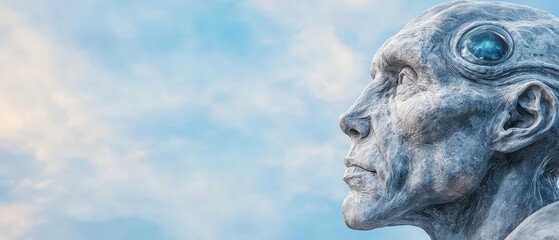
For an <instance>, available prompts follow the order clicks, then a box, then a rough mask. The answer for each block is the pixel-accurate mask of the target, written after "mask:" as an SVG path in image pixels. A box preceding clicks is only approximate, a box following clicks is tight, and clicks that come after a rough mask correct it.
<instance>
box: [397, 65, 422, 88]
mask: <svg viewBox="0 0 559 240" xmlns="http://www.w3.org/2000/svg"><path fill="white" fill-rule="evenodd" d="M416 79H417V73H416V72H415V71H414V70H413V68H411V67H404V68H402V70H400V73H399V74H398V85H406V84H413V83H414V82H415V80H416Z"/></svg>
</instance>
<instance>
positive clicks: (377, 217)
mask: <svg viewBox="0 0 559 240" xmlns="http://www.w3.org/2000/svg"><path fill="white" fill-rule="evenodd" d="M380 199H382V198H377V199H375V198H372V197H371V196H370V195H365V194H361V193H358V192H354V191H350V193H349V194H348V195H347V197H346V198H345V199H344V202H343V205H342V216H343V219H344V223H345V224H346V225H347V226H348V227H349V228H351V229H355V230H371V229H375V228H380V227H386V226H393V225H395V224H396V222H395V220H396V219H397V218H398V216H399V215H400V214H399V213H401V212H400V211H397V210H396V208H391V204H389V201H382V200H380ZM396 225H398V224H396Z"/></svg>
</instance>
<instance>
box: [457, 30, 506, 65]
mask: <svg viewBox="0 0 559 240" xmlns="http://www.w3.org/2000/svg"><path fill="white" fill-rule="evenodd" d="M512 48H513V42H512V38H511V37H510V34H509V33H508V32H507V31H505V30H504V29H502V28H501V27H498V26H494V25H485V26H479V27H476V28H474V29H472V30H470V31H468V32H467V33H466V34H465V35H464V36H463V37H462V39H460V43H459V51H460V55H461V56H462V58H464V59H466V61H468V62H471V63H474V64H481V65H494V64H497V63H501V62H503V61H505V60H506V59H507V58H508V57H509V56H510V54H511V52H512Z"/></svg>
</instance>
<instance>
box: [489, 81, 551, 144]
mask: <svg viewBox="0 0 559 240" xmlns="http://www.w3.org/2000/svg"><path fill="white" fill-rule="evenodd" d="M511 94H512V95H511V96H512V98H511V101H509V102H507V103H506V106H505V109H504V112H503V113H502V114H501V115H500V116H499V117H498V119H497V122H496V123H497V129H496V134H495V137H494V138H493V149H494V150H496V151H499V152H504V153H510V152H514V151H516V150H519V149H521V148H523V147H526V146H528V145H530V144H532V143H534V142H535V141H537V140H538V139H540V138H541V137H542V135H543V134H544V133H546V132H547V131H548V130H549V129H550V128H551V127H553V126H554V125H555V122H556V118H555V116H556V114H557V104H558V103H557V97H556V96H555V94H554V93H553V90H551V89H550V88H549V87H548V86H547V85H545V84H543V83H541V82H537V81H534V82H528V83H526V84H524V85H522V86H521V87H519V88H516V89H514V90H513V91H512V92H511Z"/></svg>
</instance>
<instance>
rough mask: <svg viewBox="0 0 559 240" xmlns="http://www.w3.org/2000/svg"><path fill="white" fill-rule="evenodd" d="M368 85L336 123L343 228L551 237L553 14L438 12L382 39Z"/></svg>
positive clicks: (557, 92)
mask: <svg viewBox="0 0 559 240" xmlns="http://www.w3.org/2000/svg"><path fill="white" fill-rule="evenodd" d="M371 76H372V78H373V80H372V82H371V83H370V84H369V86H367V87H366V88H365V90H364V92H363V93H362V94H361V96H360V97H359V98H358V99H357V101H356V102H355V103H354V104H353V106H352V107H351V108H350V109H349V110H348V111H347V112H346V113H344V114H343V115H342V116H341V117H340V128H341V129H342V131H343V132H344V133H345V134H347V135H348V136H350V138H351V143H352V144H351V149H350V152H349V154H348V156H347V158H346V159H345V165H346V167H347V169H346V172H345V176H344V181H346V183H347V184H348V186H349V189H350V192H349V194H348V196H347V197H346V199H345V200H344V203H343V207H342V210H343V217H344V221H345V223H346V224H347V225H348V226H349V227H350V228H353V229H359V230H370V229H375V228H379V227H385V226H394V225H404V224H409V225H415V226H418V227H421V228H423V229H424V230H425V231H426V232H427V233H428V234H429V235H430V236H431V238H432V239H505V237H507V236H508V235H509V234H511V232H512V234H511V235H510V236H509V237H508V238H507V239H557V237H559V235H558V232H557V231H558V230H557V229H559V215H558V214H557V211H558V208H559V207H558V205H557V203H554V202H557V201H559V190H558V187H557V179H558V176H559V155H558V154H559V148H558V146H559V124H558V120H557V119H558V118H557V116H558V114H559V107H558V104H559V101H558V96H559V20H558V19H557V18H556V17H554V16H552V15H550V14H548V13H546V12H543V11H541V10H537V9H533V8H529V7H525V6H520V5H515V4H508V3H494V2H470V1H457V2H449V3H444V4H441V5H438V6H435V7H433V8H431V9H429V10H427V11H425V12H424V13H422V14H421V15H419V16H418V17H416V18H415V19H413V20H412V21H411V22H410V23H408V25H406V27H404V29H402V30H401V31H400V32H399V33H398V34H396V35H395V36H394V37H392V38H390V39H389V40H388V41H387V42H386V43H385V44H384V45H383V46H382V47H381V48H380V49H379V50H378V52H377V54H376V55H375V57H374V59H373V64H372V68H371ZM550 204H551V205H550ZM548 205H549V206H548ZM545 206H548V207H545ZM540 209H541V210H540ZM538 210H539V211H538ZM523 221H524V222H523ZM521 222H522V224H521ZM520 224H521V225H520ZM519 225H520V226H519ZM515 229H516V230H515ZM513 230H514V232H513ZM550 236H552V237H551V238H549V237H550Z"/></svg>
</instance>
